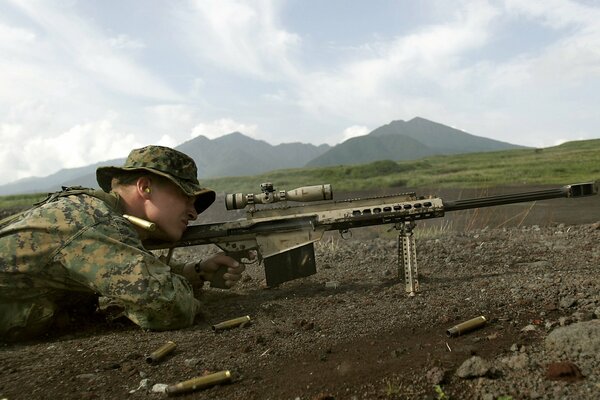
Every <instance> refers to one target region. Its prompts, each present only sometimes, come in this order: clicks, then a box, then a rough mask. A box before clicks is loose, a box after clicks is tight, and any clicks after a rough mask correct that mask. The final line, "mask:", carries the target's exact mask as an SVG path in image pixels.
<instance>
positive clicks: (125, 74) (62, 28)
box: [3, 0, 179, 100]
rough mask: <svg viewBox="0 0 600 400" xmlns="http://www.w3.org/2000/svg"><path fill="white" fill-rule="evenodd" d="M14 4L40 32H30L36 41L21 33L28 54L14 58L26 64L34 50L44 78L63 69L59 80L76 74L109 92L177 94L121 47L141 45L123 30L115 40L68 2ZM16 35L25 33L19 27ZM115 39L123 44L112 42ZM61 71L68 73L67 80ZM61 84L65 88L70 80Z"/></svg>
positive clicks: (32, 0)
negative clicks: (63, 4)
mask: <svg viewBox="0 0 600 400" xmlns="http://www.w3.org/2000/svg"><path fill="white" fill-rule="evenodd" d="M12 4H13V5H14V6H15V8H18V9H20V10H21V11H22V12H23V13H24V14H25V15H26V16H27V17H28V18H29V20H30V21H29V22H33V23H34V24H35V26H36V28H37V30H39V32H40V33H39V35H34V37H35V39H36V40H33V38H31V37H30V36H29V37H28V36H27V35H25V38H28V47H26V48H25V49H23V52H24V53H25V54H27V55H28V56H27V57H25V56H22V57H20V58H19V59H17V60H14V61H13V63H14V64H25V65H26V64H29V62H31V61H32V60H31V58H32V56H31V55H35V56H34V57H35V58H34V60H35V63H36V65H37V66H39V67H38V68H37V69H38V70H39V69H42V66H43V70H44V71H46V74H43V75H41V76H43V77H44V78H45V79H52V78H53V77H54V76H53V75H52V73H53V72H54V73H56V71H66V72H65V73H63V74H61V75H59V78H60V79H61V81H62V83H64V81H65V80H66V81H67V82H68V81H69V80H72V79H73V77H77V78H75V79H81V80H82V81H85V82H93V84H94V85H96V86H98V87H99V88H100V89H102V90H109V91H111V92H113V93H118V94H124V95H128V96H138V97H144V98H158V99H163V100H166V99H171V100H176V99H179V95H178V94H177V93H176V92H175V91H173V90H172V89H171V88H170V87H169V86H168V84H166V83H165V82H164V81H163V80H162V79H160V78H159V77H158V76H156V75H154V74H153V73H152V72H150V71H149V70H148V69H147V68H146V67H143V66H141V64H139V63H137V62H136V61H135V60H134V59H133V58H132V56H131V55H130V53H129V52H127V51H124V50H130V48H131V46H132V45H133V43H137V45H138V48H139V46H140V45H141V42H139V41H138V40H135V39H132V38H130V37H128V36H126V35H120V36H119V35H117V36H116V38H117V39H115V38H114V37H113V38H107V37H106V36H105V35H103V33H102V32H101V30H100V29H99V28H97V27H96V26H95V25H94V23H93V21H92V20H86V19H83V18H82V17H80V16H79V15H77V14H76V13H75V10H74V9H71V8H70V7H59V6H57V5H56V4H55V3H50V2H44V1H35V0H29V1H27V0H23V1H21V0H19V1H13V2H12ZM20 36H21V37H23V33H22V32H21V35H20ZM119 38H120V39H119ZM119 43H120V45H121V47H119V46H115V45H116V44H119ZM16 55H19V54H16ZM3 56H4V57H8V56H9V55H7V54H4V55H3ZM24 57H25V58H24ZM27 58H28V59H27ZM48 72H50V74H48ZM36 75H38V76H39V71H36ZM65 76H67V77H69V78H67V79H65ZM88 84H89V83H88ZM88 84H86V85H82V86H87V85H88ZM65 87H66V88H69V85H66V86H65Z"/></svg>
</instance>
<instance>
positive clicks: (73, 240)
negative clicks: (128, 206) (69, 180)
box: [0, 192, 200, 340]
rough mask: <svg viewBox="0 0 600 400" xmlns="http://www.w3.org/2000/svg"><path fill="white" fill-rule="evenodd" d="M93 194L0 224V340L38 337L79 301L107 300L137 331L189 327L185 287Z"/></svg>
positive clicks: (115, 210) (190, 307) (191, 311)
mask: <svg viewBox="0 0 600 400" xmlns="http://www.w3.org/2000/svg"><path fill="white" fill-rule="evenodd" d="M98 193H100V194H102V195H103V196H104V197H103V196H99V197H100V198H99V197H95V196H91V195H87V194H78V195H69V196H64V197H59V198H57V199H56V200H54V201H52V202H49V203H46V204H44V205H42V206H40V207H37V208H33V209H31V210H29V211H27V212H26V213H24V214H23V215H21V216H19V217H18V218H17V219H16V220H13V221H11V222H10V223H9V224H8V225H6V226H0V337H3V338H4V339H9V340H11V339H19V338H20V337H23V338H24V337H26V336H31V335H35V334H38V333H40V332H43V331H44V330H45V329H47V328H48V326H49V325H50V324H51V323H52V321H53V319H54V317H55V316H56V314H57V312H58V311H59V309H60V305H61V304H65V303H68V301H73V299H74V298H79V297H78V296H83V297H86V296H89V297H90V298H93V297H97V296H106V297H107V298H108V299H109V300H110V302H111V303H112V304H118V305H120V306H122V307H123V308H124V313H125V315H126V316H127V317H128V318H129V319H131V320H132V321H133V322H135V323H136V324H138V325H139V326H141V327H142V328H147V329H154V330H166V329H176V328H181V327H185V326H189V325H191V324H192V323H193V321H194V317H195V315H196V314H197V312H198V310H199V306H200V304H199V302H198V300H196V299H195V298H194V295H193V289H192V287H191V285H190V283H189V282H188V281H187V280H186V279H185V278H183V277H182V276H180V275H177V274H175V273H173V272H172V271H171V268H170V267H169V266H168V265H166V264H165V263H163V262H162V261H160V260H159V259H158V258H156V257H155V256H154V255H153V254H152V253H150V252H149V251H147V250H145V249H144V247H143V246H142V243H141V241H140V239H139V237H138V234H137V232H136V231H135V229H134V228H133V226H132V224H131V223H130V222H128V221H127V220H126V219H125V218H123V217H122V215H121V210H120V209H119V207H118V198H117V195H114V194H113V193H111V194H106V193H104V192H98ZM101 198H104V200H105V201H103V200H102V199H101ZM106 200H108V201H106ZM111 203H112V204H111ZM74 295H76V296H75V297H73V296H74Z"/></svg>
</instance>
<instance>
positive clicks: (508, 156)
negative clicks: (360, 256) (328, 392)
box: [202, 139, 600, 193]
mask: <svg viewBox="0 0 600 400" xmlns="http://www.w3.org/2000/svg"><path fill="white" fill-rule="evenodd" d="M596 179H600V139H595V140H584V141H577V142H568V143H565V144H563V145H560V146H556V147H549V148H544V149H518V150H504V151H497V152H485V153H470V154H460V155H453V156H434V157H427V158H423V159H420V160H417V161H400V162H394V161H376V162H373V163H370V164H362V165H346V166H336V167H323V168H298V169H286V170H278V171H273V172H269V173H266V174H261V175H256V176H253V177H247V176H244V177H228V178H219V179H205V180H203V181H202V183H203V184H204V185H206V186H208V187H211V188H214V189H215V190H217V191H223V192H228V193H231V192H254V193H256V192H257V191H258V190H259V185H260V183H261V182H272V183H273V184H274V185H275V187H276V188H281V189H292V188H294V187H297V186H303V185H316V184H320V183H331V184H332V185H333V188H334V191H337V192H340V191H356V190H368V189H381V188H391V187H394V188H395V187H411V188H419V187H437V188H441V187H460V188H489V187H495V186H514V185H560V184H566V183H577V182H584V181H591V180H596Z"/></svg>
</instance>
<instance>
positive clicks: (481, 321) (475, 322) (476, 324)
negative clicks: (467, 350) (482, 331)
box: [446, 315, 487, 337]
mask: <svg viewBox="0 0 600 400" xmlns="http://www.w3.org/2000/svg"><path fill="white" fill-rule="evenodd" d="M486 321H487V320H486V318H485V317H484V316H483V315H481V316H479V317H477V318H473V319H470V320H468V321H465V322H461V323H460V324H458V325H454V326H453V327H452V328H450V329H448V330H447V331H446V334H447V335H448V336H450V337H453V336H460V335H462V334H464V333H467V332H470V331H472V330H474V329H477V328H480V327H482V326H483V325H485V323H486Z"/></svg>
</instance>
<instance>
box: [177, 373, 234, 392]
mask: <svg viewBox="0 0 600 400" xmlns="http://www.w3.org/2000/svg"><path fill="white" fill-rule="evenodd" d="M230 381H231V372H229V371H228V370H225V371H220V372H215V373H214V374H210V375H204V376H199V377H197V378H192V379H190V380H187V381H184V382H179V383H176V384H174V385H169V386H167V389H166V392H167V394H169V395H175V394H180V393H186V392H191V391H193V390H198V389H204V388H208V387H211V386H215V385H219V384H221V383H228V382H230Z"/></svg>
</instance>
